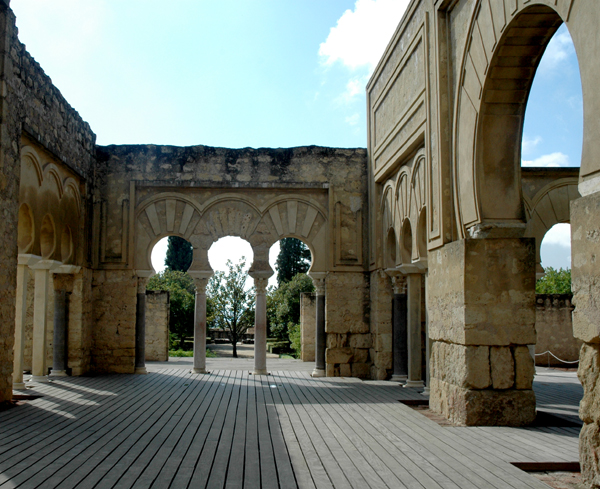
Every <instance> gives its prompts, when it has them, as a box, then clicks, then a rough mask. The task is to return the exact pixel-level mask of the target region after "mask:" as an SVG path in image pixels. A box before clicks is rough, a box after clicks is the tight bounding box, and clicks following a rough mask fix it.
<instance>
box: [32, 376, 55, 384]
mask: <svg viewBox="0 0 600 489" xmlns="http://www.w3.org/2000/svg"><path fill="white" fill-rule="evenodd" d="M29 382H30V383H33V384H47V383H48V382H50V379H49V378H48V376H47V375H32V376H31V378H30V379H29Z"/></svg>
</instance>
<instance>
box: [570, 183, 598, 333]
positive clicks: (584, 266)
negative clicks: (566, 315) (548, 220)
mask: <svg viewBox="0 0 600 489" xmlns="http://www.w3.org/2000/svg"><path fill="white" fill-rule="evenodd" d="M571 256H572V263H571V267H572V268H571V280H572V281H571V289H572V290H573V304H574V305H575V310H574V311H573V334H574V336H575V337H576V338H579V339H580V340H583V341H585V342H586V343H600V319H599V318H600V313H599V312H598V311H599V310H600V266H599V264H600V192H597V193H595V194H592V195H588V196H586V197H582V198H581V199H577V200H576V201H574V202H573V203H572V204H571Z"/></svg>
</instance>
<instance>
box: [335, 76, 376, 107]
mask: <svg viewBox="0 0 600 489" xmlns="http://www.w3.org/2000/svg"><path fill="white" fill-rule="evenodd" d="M367 81H368V77H366V76H361V77H358V78H351V79H350V80H348V83H346V90H344V92H343V93H342V94H341V95H340V96H339V97H338V98H337V99H336V102H338V103H341V104H350V103H352V102H353V101H354V99H355V98H356V97H358V96H360V95H364V93H365V87H366V86H367Z"/></svg>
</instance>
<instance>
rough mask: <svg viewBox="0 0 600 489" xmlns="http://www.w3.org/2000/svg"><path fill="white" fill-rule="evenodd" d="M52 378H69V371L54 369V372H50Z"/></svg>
mask: <svg viewBox="0 0 600 489" xmlns="http://www.w3.org/2000/svg"><path fill="white" fill-rule="evenodd" d="M50 376H51V377H67V371H66V370H54V369H52V371H51V372H50Z"/></svg>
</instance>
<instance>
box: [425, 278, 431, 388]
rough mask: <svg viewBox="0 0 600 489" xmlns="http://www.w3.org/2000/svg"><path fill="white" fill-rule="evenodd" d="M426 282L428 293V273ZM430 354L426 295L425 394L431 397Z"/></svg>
mask: <svg viewBox="0 0 600 489" xmlns="http://www.w3.org/2000/svg"><path fill="white" fill-rule="evenodd" d="M423 280H424V282H425V293H427V274H425V275H423ZM430 355H431V340H430V339H429V320H428V317H427V297H425V389H423V395H424V396H427V397H429V393H430V391H431V387H430V386H431V366H430V358H429V357H430Z"/></svg>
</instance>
